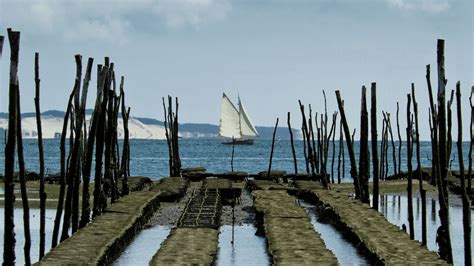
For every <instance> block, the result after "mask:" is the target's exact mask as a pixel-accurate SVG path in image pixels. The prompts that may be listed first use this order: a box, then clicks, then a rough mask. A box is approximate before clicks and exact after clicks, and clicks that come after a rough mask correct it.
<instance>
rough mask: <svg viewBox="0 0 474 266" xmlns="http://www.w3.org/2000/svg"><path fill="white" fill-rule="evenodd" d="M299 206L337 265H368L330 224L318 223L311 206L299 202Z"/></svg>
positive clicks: (315, 213) (365, 259)
mask: <svg viewBox="0 0 474 266" xmlns="http://www.w3.org/2000/svg"><path fill="white" fill-rule="evenodd" d="M300 205H301V206H302V207H304V208H305V209H306V211H307V212H308V215H309V218H310V219H311V223H312V224H313V226H314V230H315V231H316V232H318V233H319V234H320V235H321V238H322V239H323V241H324V243H325V244H326V247H327V248H328V249H329V250H331V251H332V252H333V253H334V255H336V258H337V261H338V262H339V265H369V264H370V263H369V260H368V258H367V257H366V256H365V255H363V254H362V253H360V252H359V251H358V250H357V248H356V247H355V246H354V245H353V244H352V243H351V242H349V240H347V239H345V238H344V237H343V235H342V233H341V232H340V231H338V230H337V229H336V228H335V227H334V226H333V225H332V224H330V223H323V222H321V221H319V218H320V217H319V214H318V212H317V211H316V207H315V206H314V205H313V204H310V203H308V202H306V201H304V200H300Z"/></svg>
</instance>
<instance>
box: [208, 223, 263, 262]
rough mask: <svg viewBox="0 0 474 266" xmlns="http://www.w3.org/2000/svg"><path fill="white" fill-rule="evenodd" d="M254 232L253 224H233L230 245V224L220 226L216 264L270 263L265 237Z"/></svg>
mask: <svg viewBox="0 0 474 266" xmlns="http://www.w3.org/2000/svg"><path fill="white" fill-rule="evenodd" d="M255 232H257V228H256V227H255V226H254V225H253V224H244V225H239V226H235V227H234V244H233V245H232V243H231V241H232V226H231V225H223V226H221V227H220V229H219V249H218V251H217V258H216V265H270V258H269V256H268V253H267V247H266V242H265V238H264V237H260V236H257V235H255Z"/></svg>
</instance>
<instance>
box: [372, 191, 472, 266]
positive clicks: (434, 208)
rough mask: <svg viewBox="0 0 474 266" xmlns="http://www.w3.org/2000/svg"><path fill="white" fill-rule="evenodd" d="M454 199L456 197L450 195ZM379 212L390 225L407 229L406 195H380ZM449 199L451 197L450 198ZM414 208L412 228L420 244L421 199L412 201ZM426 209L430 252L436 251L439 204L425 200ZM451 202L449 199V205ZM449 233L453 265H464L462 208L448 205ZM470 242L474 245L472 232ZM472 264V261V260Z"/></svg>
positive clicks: (434, 200) (436, 201)
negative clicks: (403, 226)
mask: <svg viewBox="0 0 474 266" xmlns="http://www.w3.org/2000/svg"><path fill="white" fill-rule="evenodd" d="M452 197H453V198H454V199H456V197H458V196H456V195H452ZM379 198H380V200H379V211H380V212H381V213H383V215H384V216H385V217H386V218H387V220H388V221H389V222H391V223H392V224H395V225H398V226H400V227H402V225H403V224H405V226H406V227H407V228H408V198H407V196H406V195H393V194H381V195H379ZM450 198H451V197H450ZM413 202H414V203H415V204H414V206H413V207H414V208H413V214H414V223H415V224H414V227H415V239H416V240H418V241H420V242H421V198H419V197H415V198H414V199H413ZM426 202H427V203H426V204H427V206H426V209H427V210H431V211H428V212H429V213H427V225H426V226H427V247H428V249H429V250H431V251H437V250H438V246H437V244H436V230H437V229H438V227H439V226H440V222H439V219H438V211H439V204H438V200H437V199H435V198H427V200H426ZM452 203H453V200H451V199H450V204H452ZM449 215H450V233H451V244H452V249H453V257H454V264H455V265H457V264H459V265H462V264H464V242H463V241H462V239H463V235H464V230H463V225H462V207H461V206H458V205H450V207H449ZM473 218H474V212H473V211H472V210H471V220H472V219H473ZM471 242H472V245H474V231H472V232H471ZM473 262H474V260H473Z"/></svg>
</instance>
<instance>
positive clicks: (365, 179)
mask: <svg viewBox="0 0 474 266" xmlns="http://www.w3.org/2000/svg"><path fill="white" fill-rule="evenodd" d="M366 92H367V88H366V87H365V86H362V97H361V110H360V142H359V145H360V147H359V150H360V152H359V182H360V188H361V201H362V202H364V203H370V198H369V169H370V163H369V114H368V112H367V97H366Z"/></svg>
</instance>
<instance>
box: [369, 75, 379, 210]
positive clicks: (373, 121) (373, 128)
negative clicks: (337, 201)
mask: <svg viewBox="0 0 474 266" xmlns="http://www.w3.org/2000/svg"><path fill="white" fill-rule="evenodd" d="M370 97H371V103H370V133H371V145H372V167H373V168H372V170H373V171H372V173H373V188H372V191H373V201H372V208H374V209H375V210H378V209H379V153H378V151H377V84H376V83H375V82H372V84H371V87H370Z"/></svg>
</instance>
